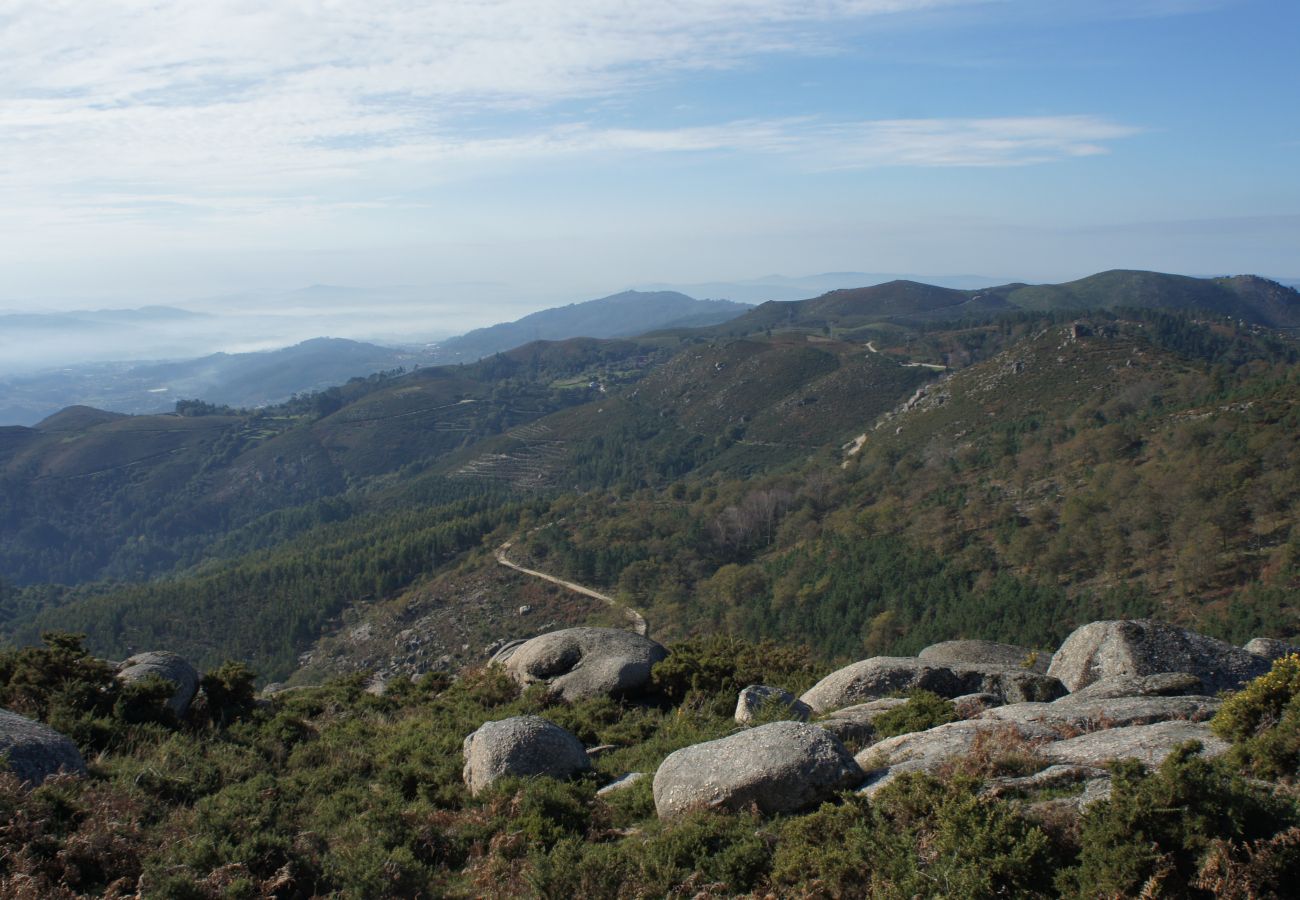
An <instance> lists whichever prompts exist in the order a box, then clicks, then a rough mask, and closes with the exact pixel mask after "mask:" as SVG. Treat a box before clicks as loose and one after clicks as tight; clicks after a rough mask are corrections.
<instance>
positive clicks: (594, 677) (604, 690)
mask: <svg viewBox="0 0 1300 900" xmlns="http://www.w3.org/2000/svg"><path fill="white" fill-rule="evenodd" d="M667 656H668V651H667V650H665V649H664V647H663V646H662V645H660V644H658V643H656V642H654V641H652V640H650V639H649V638H647V637H642V636H641V635H639V634H636V633H634V632H631V631H622V630H620V629H618V628H566V629H564V630H562V631H552V632H550V633H549V634H542V635H538V636H537V637H535V638H532V639H531V640H528V641H525V642H524V643H523V644H520V645H519V646H518V647H516V648H515V649H514V652H512V653H511V654H510V656H509V658H508V659H506V660H505V669H506V672H507V673H508V674H509V675H510V677H511V678H513V679H514V680H515V681H517V682H518V683H519V684H521V685H524V686H528V685H530V684H539V683H540V684H546V685H547V686H548V687H549V688H550V690H551V691H552V692H553V693H555V694H558V695H559V696H560V697H562V698H563V699H565V700H568V701H570V702H574V701H577V700H587V699H590V698H592V697H607V696H623V695H627V694H635V693H638V692H640V691H642V690H644V689H645V687H646V686H647V685H648V684H649V683H650V670H651V669H652V668H653V667H654V664H655V663H657V662H659V661H660V660H662V659H665V658H666V657H667Z"/></svg>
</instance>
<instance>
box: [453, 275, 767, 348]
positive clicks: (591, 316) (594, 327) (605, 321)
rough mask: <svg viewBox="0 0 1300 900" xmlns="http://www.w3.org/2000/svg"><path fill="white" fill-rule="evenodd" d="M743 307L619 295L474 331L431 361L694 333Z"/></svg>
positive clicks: (669, 294) (672, 294)
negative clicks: (541, 344)
mask: <svg viewBox="0 0 1300 900" xmlns="http://www.w3.org/2000/svg"><path fill="white" fill-rule="evenodd" d="M749 308H750V307H749V306H748V305H747V304H744V303H735V302H732V301H730V300H696V299H695V298H694V297H688V296H687V295H685V294H681V293H678V292H676V291H654V292H645V291H623V292H622V293H619V294H613V295H611V296H609V297H602V298H600V299H599V300H588V301H587V302H585V303H571V304H569V305H568V306H558V307H554V308H552V309H544V310H541V311H540V312H535V313H532V314H530V315H527V316H524V317H523V318H522V319H517V320H515V321H513V322H503V323H501V324H499V325H492V326H490V327H487V328H478V329H475V330H474V331H470V332H468V333H466V334H463V335H461V336H460V337H455V338H451V339H450V340H447V341H444V342H443V343H442V344H440V345H439V346H438V348H437V351H436V357H437V361H438V362H439V363H454V362H473V361H474V360H477V359H482V358H483V357H485V356H490V355H492V354H493V353H500V352H502V351H505V350H511V349H513V348H515V347H519V346H521V345H523V344H527V343H529V342H530V341H559V340H566V339H568V338H573V337H592V338H615V337H632V336H634V335H639V334H645V333H647V332H650V331H658V330H661V329H666V328H699V327H704V326H708V325H715V324H718V323H721V322H726V321H728V320H729V319H733V318H735V317H736V316H738V315H741V314H743V313H744V312H746V311H747V310H748V309H749Z"/></svg>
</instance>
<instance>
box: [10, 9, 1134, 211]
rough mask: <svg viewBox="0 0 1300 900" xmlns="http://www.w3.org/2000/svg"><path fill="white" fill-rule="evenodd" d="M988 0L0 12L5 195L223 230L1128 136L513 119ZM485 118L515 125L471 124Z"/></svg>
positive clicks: (1099, 124) (1091, 127)
mask: <svg viewBox="0 0 1300 900" xmlns="http://www.w3.org/2000/svg"><path fill="white" fill-rule="evenodd" d="M986 3H987V0H692V2H664V3H655V4H641V3H626V2H614V0H563V2H557V0H550V2H546V0H494V2H485V0H440V2H438V3H436V4H410V3H406V2H399V0H370V2H366V3H294V4H288V3H275V4H268V3H262V2H238V0H225V2H220V0H217V2H209V3H204V4H192V3H187V2H163V3H157V2H146V0H128V2H115V3H98V2H93V0H43V2H39V3H32V2H22V0H19V2H8V3H0V100H2V101H3V102H0V190H3V191H5V192H6V193H7V194H8V196H9V200H10V203H11V204H12V203H14V202H15V201H16V202H17V203H19V204H20V205H23V206H30V205H46V206H50V207H53V208H56V209H57V208H62V209H64V210H65V213H66V214H69V215H75V216H76V217H77V218H81V219H84V218H87V217H96V216H103V217H107V218H121V217H124V216H129V215H130V208H131V207H132V206H133V205H134V206H135V207H136V208H137V209H138V210H144V209H146V208H148V209H149V210H150V211H151V214H156V213H157V212H158V211H159V210H162V209H166V208H168V207H169V206H170V207H171V208H187V207H188V208H200V207H201V208H205V209H208V210H210V211H212V212H216V213H224V214H234V213H236V212H237V211H238V209H240V208H248V209H257V208H261V207H263V206H265V205H266V204H268V203H276V202H280V203H293V204H301V203H318V202H319V203H325V202H338V201H339V199H340V198H337V197H335V198H333V199H332V200H331V201H325V200H323V199H322V198H321V197H320V196H319V194H320V192H321V191H322V190H327V189H328V186H330V185H340V184H344V185H346V184H350V183H358V182H364V181H365V179H367V178H371V177H373V176H374V175H375V173H376V172H389V173H391V172H392V171H393V167H394V166H396V167H399V168H400V167H403V166H407V167H415V166H419V167H422V171H423V172H424V177H425V178H427V179H430V180H435V181H436V180H437V179H439V178H446V177H451V176H452V175H453V174H454V173H455V172H456V170H457V167H481V166H493V165H495V166H501V165H509V164H518V163H521V162H527V161H530V160H537V159H548V158H556V157H563V156H573V155H578V154H583V153H591V152H595V151H602V152H628V153H681V152H722V151H725V152H758V153H767V154H783V155H786V156H790V157H792V158H795V159H796V160H798V162H799V164H800V165H803V166H805V167H808V168H844V167H861V166H881V165H916V166H960V165H1022V164H1028V163H1037V162H1044V161H1049V160H1054V159H1061V158H1066V157H1071V156H1079V155H1086V154H1091V153H1099V152H1104V150H1105V149H1106V146H1107V144H1108V142H1110V141H1113V140H1115V139H1118V138H1121V137H1124V136H1126V135H1128V134H1131V133H1133V129H1132V128H1128V127H1126V126H1124V125H1121V124H1117V123H1111V122H1108V121H1106V120H1104V119H1099V118H1093V117H1086V116H1064V117H1031V118H994V119H922V120H897V121H875V122H837V123H836V122H830V123H828V122H819V121H817V120H813V119H809V120H779V121H746V122H738V123H737V122H731V123H719V124H717V125H714V126H705V127H697V128H678V129H659V130H656V129H627V128H613V127H610V126H609V125H608V124H607V123H602V122H599V121H595V120H593V121H588V122H587V123H585V124H578V125H566V126H564V127H555V126H554V125H552V124H548V123H547V122H546V121H545V117H541V118H540V119H539V118H538V117H536V116H528V115H519V116H514V117H511V116H510V115H509V114H508V113H510V112H512V111H513V112H516V113H518V112H520V111H524V112H527V111H529V110H532V111H537V110H544V109H547V108H549V107H550V106H552V105H553V104H555V103H557V102H561V101H564V100H569V99H573V98H600V97H604V96H612V95H616V94H617V93H618V92H620V91H626V90H628V89H630V88H633V87H636V86H638V85H641V84H644V83H649V82H654V81H656V80H660V79H665V78H671V77H674V76H675V75H678V74H680V73H682V72H684V71H689V70H699V69H707V68H722V67H732V66H738V65H743V64H745V63H746V61H748V60H751V59H753V58H755V57H757V56H759V55H763V54H772V53H818V52H825V51H828V50H829V49H831V48H833V47H834V40H833V37H828V35H829V34H833V32H834V29H833V28H831V29H828V28H827V27H826V26H827V25H828V24H829V25H835V24H837V23H841V22H850V21H853V22H858V21H865V22H868V23H869V22H871V21H874V20H877V19H884V18H887V17H890V16H896V15H899V14H907V13H915V12H923V11H930V10H935V9H939V8H943V7H953V6H971V5H986ZM485 110H496V111H498V114H499V115H498V119H500V118H502V115H504V122H505V124H502V122H501V121H497V122H495V123H494V125H493V127H492V129H491V130H488V129H487V127H486V126H483V125H477V126H474V127H470V126H469V125H468V124H467V122H469V121H471V120H472V114H474V115H480V116H481V114H482V113H483V112H484V111H485ZM106 192H108V193H110V194H112V195H114V196H113V199H112V201H111V202H103V198H104V195H105V193H106ZM352 199H355V198H352ZM72 206H75V207H77V209H76V211H75V212H68V208H69V207H72Z"/></svg>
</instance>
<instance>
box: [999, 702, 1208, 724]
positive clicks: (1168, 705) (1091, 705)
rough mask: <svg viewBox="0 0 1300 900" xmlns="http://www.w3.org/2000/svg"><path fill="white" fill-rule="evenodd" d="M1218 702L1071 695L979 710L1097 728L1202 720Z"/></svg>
mask: <svg viewBox="0 0 1300 900" xmlns="http://www.w3.org/2000/svg"><path fill="white" fill-rule="evenodd" d="M1219 705H1220V704H1219V701H1218V700H1217V699H1215V698H1214V697H1109V698H1104V699H1088V698H1083V699H1075V695H1073V694H1071V695H1069V696H1066V697H1063V698H1061V699H1060V700H1057V701H1056V702H1055V703H1016V704H1013V705H1011V706H999V707H997V708H996V709H990V710H987V711H986V712H984V713H982V714H981V716H980V718H982V719H987V720H989V721H998V722H1038V723H1040V724H1043V725H1048V726H1050V727H1052V728H1055V729H1057V730H1059V731H1062V732H1066V731H1097V730H1101V729H1109V728H1124V727H1127V726H1129V725H1150V724H1151V723H1153V722H1172V721H1180V720H1181V721H1187V722H1203V721H1205V720H1207V719H1209V718H1210V717H1211V716H1213V715H1214V714H1215V713H1216V712H1218V710H1219Z"/></svg>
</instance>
